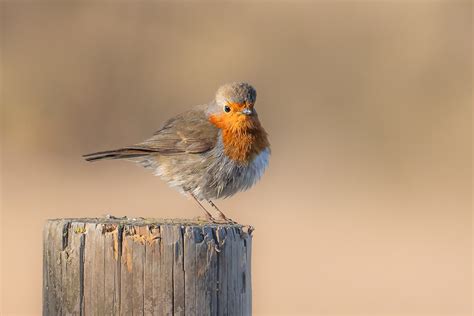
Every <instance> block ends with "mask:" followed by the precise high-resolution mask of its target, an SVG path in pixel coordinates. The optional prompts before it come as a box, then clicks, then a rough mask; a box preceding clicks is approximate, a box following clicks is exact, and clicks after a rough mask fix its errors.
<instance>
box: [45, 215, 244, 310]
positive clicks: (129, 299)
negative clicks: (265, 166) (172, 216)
mask: <svg viewBox="0 0 474 316" xmlns="http://www.w3.org/2000/svg"><path fill="white" fill-rule="evenodd" d="M251 233H252V230H251V228H250V227H246V226H242V225H237V224H236V225H220V224H219V225H218V224H211V223H208V222H196V221H188V220H148V219H127V218H99V219H95V218H94V219H90V218H84V219H54V220H49V221H48V222H47V223H46V225H45V227H44V251H43V315H196V316H199V315H251V313H252V290H251V289H252V288H251V272H250V265H251V250H252V236H251Z"/></svg>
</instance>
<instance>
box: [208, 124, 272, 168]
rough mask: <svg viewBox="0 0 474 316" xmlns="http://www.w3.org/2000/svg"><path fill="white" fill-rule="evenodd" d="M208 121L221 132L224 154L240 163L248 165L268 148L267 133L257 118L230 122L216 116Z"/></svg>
mask: <svg viewBox="0 0 474 316" xmlns="http://www.w3.org/2000/svg"><path fill="white" fill-rule="evenodd" d="M209 121H210V122H211V123H212V124H214V125H215V126H216V127H217V128H219V129H220V130H221V134H222V143H223V145H224V154H225V155H226V156H227V157H229V158H230V159H232V160H234V161H236V162H238V163H240V164H244V165H246V164H248V163H250V162H251V161H252V160H253V159H254V158H255V157H256V156H257V155H258V154H260V153H261V152H262V151H263V150H265V149H266V148H268V147H269V146H270V144H269V142H268V137H267V132H266V131H265V130H264V129H263V127H262V125H261V124H260V121H259V120H258V118H254V119H251V120H245V121H240V122H230V121H228V120H225V119H223V118H222V117H218V116H211V117H210V118H209Z"/></svg>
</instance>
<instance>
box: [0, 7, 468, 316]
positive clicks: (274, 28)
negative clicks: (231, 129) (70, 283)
mask: <svg viewBox="0 0 474 316" xmlns="http://www.w3.org/2000/svg"><path fill="white" fill-rule="evenodd" d="M0 9H1V17H0V21H1V49H2V51H1V53H2V56H1V63H2V65H1V66H2V99H1V104H2V115H1V117H2V132H1V140H2V149H1V153H2V155H1V159H2V169H1V172H2V175H1V177H2V178H1V179H2V181H1V185H2V189H1V194H2V196H1V202H2V203H1V207H2V213H1V214H2V218H1V238H2V241H1V248H2V251H1V254H2V260H0V262H1V265H2V266H1V272H2V273H1V278H2V279H1V291H2V293H1V299H2V301H1V314H2V315H38V314H40V311H41V278H42V275H41V274H42V268H41V264H42V261H41V255H42V240H41V230H42V225H43V223H44V221H45V219H47V218H54V217H69V216H100V215H102V214H106V213H112V214H115V215H129V216H144V217H150V216H154V217H193V216H196V215H198V214H200V213H199V210H198V208H197V207H196V206H195V205H194V204H193V202H192V201H190V200H187V199H186V198H184V197H183V196H181V195H179V194H178V193H176V192H175V191H173V190H172V189H169V188H168V187H167V186H166V184H164V183H163V182H162V181H160V180H159V179H158V178H155V177H153V176H151V174H150V173H149V172H148V171H147V170H145V169H141V168H139V167H137V166H134V165H133V164H131V163H127V162H115V161H112V162H103V163H97V164H89V163H86V162H84V161H83V160H82V159H81V154H83V153H88V152H91V151H95V150H102V149H109V148H114V147H118V146H122V145H127V144H131V143H134V142H137V141H140V140H142V139H144V138H146V137H148V136H149V135H151V133H152V132H153V131H154V130H156V129H157V128H158V127H159V126H160V124H161V123H162V122H163V121H164V120H165V119H166V118H168V117H170V116H171V115H174V114H176V113H178V112H180V111H182V110H185V109H187V108H188V107H190V106H192V105H195V104H198V103H204V102H207V101H209V100H210V99H211V98H212V97H213V94H214V92H215V90H216V88H217V86H218V85H219V84H221V83H224V82H228V81H234V80H248V81H250V82H251V83H253V84H254V85H255V87H256V88H257V91H258V101H257V109H258V111H259V114H260V117H261V120H262V122H263V124H264V126H265V127H266V129H267V130H268V132H269V133H270V136H271V142H272V150H273V156H272V158H271V165H270V168H269V169H268V171H267V173H266V174H265V176H264V177H263V179H262V181H261V182H260V183H259V184H258V185H257V186H256V187H254V188H253V189H252V190H250V191H248V192H245V193H241V194H239V195H237V196H235V197H233V198H231V199H228V200H225V201H221V202H220V205H221V206H222V208H223V209H225V210H227V212H228V213H229V215H231V216H232V217H234V218H235V219H237V220H239V221H240V222H243V223H249V224H252V225H254V226H255V227H256V231H255V234H254V257H253V258H254V261H253V276H254V278H253V288H254V312H255V315H470V314H471V300H472V296H471V281H472V275H471V267H472V260H471V250H472V240H471V232H472V229H471V224H472V221H471V193H472V191H471V189H472V188H471V174H472V169H471V162H472V156H471V144H472V142H471V141H472V140H471V119H472V116H471V106H472V94H471V93H472V90H471V89H472V37H473V34H472V3H471V2H468V1H466V2H461V1H438V2H434V1H399V2H395V1H387V2H384V1H367V2H353V1H347V2H332V3H331V2H316V1H315V2H297V3H289V2H287V3H284V2H280V3H270V2H265V3H259V4H252V3H249V2H248V3H245V4H239V3H236V2H234V3H226V4H218V3H217V2H215V3H208V4H197V3H192V2H189V3H180V4H175V3H171V2H168V3H157V2H151V1H143V2H135V1H130V2H125V1H123V2H114V3H113V2H98V1H96V2H87V3H85V2H74V3H72V2H71V3H66V2H59V1H51V2H45V1H43V2H42V3H39V2H32V1H31V2H30V1H25V2H22V1H3V2H2V3H1V4H0Z"/></svg>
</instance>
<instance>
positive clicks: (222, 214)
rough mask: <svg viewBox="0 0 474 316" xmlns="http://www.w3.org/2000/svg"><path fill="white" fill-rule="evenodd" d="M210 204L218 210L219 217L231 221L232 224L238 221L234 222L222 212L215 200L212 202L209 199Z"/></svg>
mask: <svg viewBox="0 0 474 316" xmlns="http://www.w3.org/2000/svg"><path fill="white" fill-rule="evenodd" d="M208 202H209V204H211V206H212V207H213V208H215V210H216V211H217V213H218V214H219V219H221V220H223V221H225V222H227V223H231V224H235V223H236V222H234V221H233V220H232V219H230V218H228V217H227V216H225V214H224V213H222V211H221V210H220V209H219V208H218V207H217V205H215V204H214V202H212V201H211V200H208Z"/></svg>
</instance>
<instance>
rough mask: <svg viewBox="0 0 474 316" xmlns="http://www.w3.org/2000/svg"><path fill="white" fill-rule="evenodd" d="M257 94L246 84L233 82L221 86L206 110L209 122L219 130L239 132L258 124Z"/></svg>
mask: <svg viewBox="0 0 474 316" xmlns="http://www.w3.org/2000/svg"><path fill="white" fill-rule="evenodd" d="M256 99H257V92H256V91H255V89H254V88H253V87H252V86H251V85H250V84H248V83H245V82H234V83H228V84H225V85H223V86H221V87H220V88H219V89H218V90H217V92H216V98H215V100H214V102H212V104H211V105H210V106H209V108H208V114H209V118H210V120H211V122H212V123H213V124H214V125H216V126H217V127H219V128H222V129H230V130H241V129H248V128H254V127H256V125H257V123H258V116H257V112H256V111H255V101H256Z"/></svg>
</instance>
